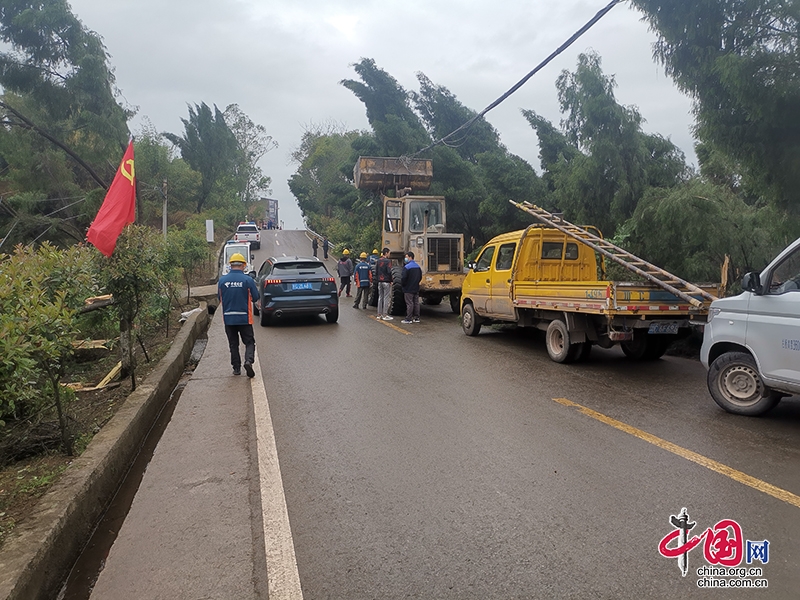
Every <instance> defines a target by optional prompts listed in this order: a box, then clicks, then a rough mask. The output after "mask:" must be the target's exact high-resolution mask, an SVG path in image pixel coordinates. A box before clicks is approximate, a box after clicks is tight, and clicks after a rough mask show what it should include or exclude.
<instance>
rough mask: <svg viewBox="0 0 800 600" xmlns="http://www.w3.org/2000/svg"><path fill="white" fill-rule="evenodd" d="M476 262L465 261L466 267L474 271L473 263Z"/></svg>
mask: <svg viewBox="0 0 800 600" xmlns="http://www.w3.org/2000/svg"><path fill="white" fill-rule="evenodd" d="M476 264H477V263H474V262H469V263H467V268H468V269H470V270H471V271H474V270H475V265H476Z"/></svg>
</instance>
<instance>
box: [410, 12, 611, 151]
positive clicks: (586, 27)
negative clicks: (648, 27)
mask: <svg viewBox="0 0 800 600" xmlns="http://www.w3.org/2000/svg"><path fill="white" fill-rule="evenodd" d="M621 2H624V0H611V2H609V3H608V5H607V6H606V7H605V8H603V9H602V10H600V11H599V12H598V13H597V14H596V15H595V16H594V17H592V18H591V19H590V20H589V21H588V22H587V23H586V24H585V25H584V26H583V27H581V28H580V29H579V30H578V31H576V32H575V33H574V34H572V36H571V37H570V38H569V39H568V40H567V41H566V42H564V43H563V44H561V45H560V46H559V47H558V48H556V50H555V51H553V53H552V54H551V55H550V56H548V57H547V58H545V59H544V60H543V61H542V62H541V63H539V64H538V65H537V66H536V68H534V69H533V70H532V71H531V72H530V73H528V74H527V75H525V77H523V78H522V79H520V80H519V81H518V82H517V83H516V84H514V86H513V87H512V88H511V89H509V90H508V91H507V92H506V93H505V94H503V95H502V96H500V97H499V98H498V99H497V100H495V101H494V102H492V103H491V104H490V105H489V106H487V107H486V108H484V109H483V110H482V111H481V112H480V113H478V114H477V115H475V116H474V117H472V118H471V119H470V120H469V121H467V122H466V123H464V124H463V125H462V126H461V127H459V128H458V129H455V130H454V131H452V132H450V133H448V134H447V135H446V136H444V137H443V138H440V139H438V140H436V141H435V142H433V143H432V144H430V145H429V146H426V147H425V148H423V149H422V150H418V151H417V152H415V153H414V154H412V155H411V157H410V158H413V157H414V156H417V155H419V154H422V153H423V152H427V151H428V150H430V149H432V148H435V147H436V146H438V145H439V144H444V145H448V143H447V140H448V138H450V137H452V136H454V135H455V134H457V133H460V132H466V131H467V130H468V129H469V128H470V127H472V126H473V125H474V124H475V122H476V121H477V120H478V119H480V118H481V117H483V116H484V115H485V114H486V113H488V112H489V111H490V110H492V109H493V108H494V107H496V106H497V105H499V104H500V103H501V102H503V101H504V100H505V99H506V98H508V97H509V96H510V95H511V94H513V93H514V92H516V91H517V90H518V89H519V88H521V87H522V86H523V85H525V83H526V82H527V81H528V80H529V79H530V78H531V77H533V76H534V75H535V74H536V73H538V72H539V71H540V70H542V69H543V68H544V67H545V66H547V64H548V63H550V62H551V61H552V60H553V59H554V58H555V57H556V56H558V55H559V54H561V53H562V52H563V51H564V50H566V49H567V48H569V47H570V46H571V45H572V44H573V43H574V42H575V41H576V40H577V39H578V38H579V37H581V36H582V35H583V34H584V33H586V32H587V31H589V29H591V28H592V27H593V26H594V24H595V23H597V22H598V21H599V20H600V19H602V18H603V17H604V16H605V15H606V13H608V11H610V10H611V9H612V8H614V6H616V5H617V4H620V3H621ZM464 137H466V136H464ZM459 142H461V143H463V138H462V139H461V140H459V141H457V142H453V143H455V144H458V143H459Z"/></svg>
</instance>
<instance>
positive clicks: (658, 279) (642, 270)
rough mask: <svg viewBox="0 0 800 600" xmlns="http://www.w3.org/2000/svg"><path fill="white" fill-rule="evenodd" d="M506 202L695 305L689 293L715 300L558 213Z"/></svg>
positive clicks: (700, 304) (697, 288)
mask: <svg viewBox="0 0 800 600" xmlns="http://www.w3.org/2000/svg"><path fill="white" fill-rule="evenodd" d="M509 202H510V203H511V204H513V205H514V206H516V207H517V208H519V209H520V210H524V211H525V212H526V213H528V214H530V215H533V216H534V217H536V218H537V219H538V220H539V221H541V222H542V223H544V224H545V225H548V226H550V227H554V228H555V229H558V230H559V231H562V232H564V233H565V234H567V235H568V236H570V237H571V238H574V239H576V240H578V241H579V242H581V243H582V244H586V245H587V246H589V247H590V248H592V249H593V250H594V251H595V252H599V253H600V254H602V255H603V256H605V257H607V258H609V259H610V260H613V261H614V262H615V263H617V264H618V265H622V266H623V267H625V268H626V269H627V270H629V271H631V272H632V273H636V274H637V275H639V276H640V277H644V278H645V279H647V280H648V281H650V282H652V283H654V284H656V285H657V286H659V287H661V288H663V289H665V290H666V291H668V292H669V293H671V294H673V295H675V296H677V297H678V298H680V299H682V300H684V301H686V302H688V303H689V304H691V305H692V306H694V307H697V308H700V307H701V306H702V305H703V303H702V302H701V301H700V300H698V299H697V298H695V297H694V296H692V295H691V294H695V295H698V296H701V297H702V298H705V299H706V300H708V301H712V300H716V299H717V298H716V296H714V295H713V294H710V293H708V292H707V291H705V290H703V289H700V288H699V287H697V286H696V285H694V284H693V283H689V282H688V281H684V280H683V279H681V278H680V277H676V276H675V275H673V274H672V273H670V272H669V271H665V270H664V269H661V268H659V267H657V266H655V265H653V264H651V263H649V262H647V261H646V260H643V259H641V258H639V257H638V256H635V255H633V254H631V253H630V252H628V251H627V250H623V249H622V248H620V247H619V246H615V245H614V244H612V243H611V242H609V241H607V240H604V239H603V238H601V237H598V236H596V235H594V234H593V233H590V232H588V231H586V230H585V229H583V228H582V227H578V226H577V225H573V224H572V223H570V222H569V221H565V220H564V219H562V218H561V216H560V215H554V214H552V213H549V212H547V211H546V210H545V209H543V208H540V207H539V206H536V205H535V204H531V203H530V202H514V201H513V200H509Z"/></svg>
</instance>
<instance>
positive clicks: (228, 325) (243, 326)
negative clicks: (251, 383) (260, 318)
mask: <svg viewBox="0 0 800 600" xmlns="http://www.w3.org/2000/svg"><path fill="white" fill-rule="evenodd" d="M229 262H230V265H231V272H230V273H228V274H227V275H225V276H223V277H221V278H220V280H219V284H218V285H217V290H218V293H219V302H220V305H221V306H222V321H223V323H225V335H226V336H227V337H228V346H229V347H230V350H231V366H232V367H233V374H234V375H239V374H241V372H242V357H241V355H240V354H239V337H241V338H242V343H243V344H244V370H245V371H246V372H247V376H248V377H254V376H255V374H256V372H255V371H254V370H253V362H254V361H255V359H256V338H255V335H254V334H253V302H256V301H258V299H259V294H258V286H256V282H255V281H253V278H252V277H250V276H249V275H247V274H245V272H244V267H245V264H246V263H247V261H246V259H245V257H244V256H242V255H241V254H239V253H238V252H237V253H236V254H233V255H231V257H230V260H229Z"/></svg>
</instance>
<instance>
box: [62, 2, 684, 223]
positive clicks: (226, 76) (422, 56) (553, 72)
mask: <svg viewBox="0 0 800 600" xmlns="http://www.w3.org/2000/svg"><path fill="white" fill-rule="evenodd" d="M69 2H70V5H71V6H72V10H73V13H74V14H75V15H76V16H77V17H78V18H79V19H80V20H81V21H82V22H83V24H84V25H85V26H86V27H87V28H88V29H91V30H93V31H96V32H97V33H98V34H100V35H101V36H102V38H103V40H104V42H105V45H106V47H107V48H108V52H109V54H110V57H111V58H110V62H111V65H112V67H113V68H114V71H115V74H116V78H117V86H118V88H119V89H120V91H121V92H122V95H123V97H124V101H125V102H127V103H128V104H129V105H132V106H134V107H136V108H137V109H138V114H137V116H136V117H135V118H134V120H133V122H132V123H131V129H132V131H133V132H134V133H136V132H137V130H138V129H140V127H141V124H142V120H143V119H144V118H147V119H149V120H150V121H152V123H153V124H154V125H155V127H156V128H157V129H158V130H159V131H169V132H172V133H177V134H183V125H182V123H181V121H180V119H181V118H186V117H187V116H188V109H187V105H188V104H199V103H201V102H205V103H206V104H208V105H209V106H211V105H214V104H216V105H217V106H218V107H219V108H220V110H224V108H225V107H226V106H227V105H229V104H233V103H235V104H238V105H239V107H240V108H241V109H242V110H243V111H244V112H245V114H247V115H248V116H249V117H250V118H251V119H252V120H253V121H254V122H255V123H258V124H260V125H263V126H264V127H265V128H266V130H267V132H268V133H269V134H270V135H272V136H273V138H274V139H275V140H276V141H277V142H278V144H279V147H278V148H277V149H276V150H273V151H271V152H270V153H268V154H267V155H266V156H265V157H264V159H263V160H262V161H261V163H260V166H261V167H262V169H263V170H264V173H265V174H266V175H269V176H270V177H272V189H273V193H272V197H273V198H277V199H278V200H279V203H280V218H281V219H282V220H283V221H284V224H285V227H286V228H288V229H294V228H299V227H302V225H303V221H302V216H301V214H300V210H299V208H298V207H297V205H296V203H295V200H294V197H293V196H292V194H291V192H290V191H289V187H288V185H287V180H288V179H289V177H290V176H291V175H292V173H293V172H294V171H295V170H296V165H295V164H293V163H292V162H291V159H290V154H291V152H292V150H294V149H295V148H296V147H297V146H298V144H299V141H300V137H301V135H302V133H303V131H305V129H306V128H308V127H309V125H313V124H323V123H326V122H328V121H333V122H335V123H337V124H340V125H343V126H345V127H347V128H348V129H369V127H368V123H367V120H366V115H365V110H364V105H363V104H362V103H361V102H360V101H359V100H358V99H357V98H356V97H355V96H354V95H353V94H352V93H351V92H350V91H348V90H347V89H345V88H344V87H343V86H341V85H340V84H339V81H341V80H342V79H357V76H356V74H355V72H354V71H353V69H352V66H351V65H352V64H353V63H355V62H357V61H358V60H360V59H361V58H362V57H365V58H372V59H374V60H375V62H376V63H377V65H378V66H379V67H380V68H382V69H384V70H385V71H387V72H388V73H389V74H390V75H392V76H393V77H394V78H395V79H397V80H398V81H399V82H400V84H401V85H402V86H403V87H404V88H405V89H406V90H411V89H413V90H416V89H417V80H416V73H417V72H422V73H425V75H427V76H428V77H429V78H430V79H431V81H433V83H434V84H437V85H443V86H444V87H446V88H447V89H449V90H450V92H451V93H453V94H454V95H455V96H456V97H457V98H458V100H459V101H461V102H462V103H463V104H464V105H466V106H468V107H470V108H472V109H474V110H476V111H480V110H482V109H483V108H485V107H486V106H488V105H489V104H490V103H491V102H492V101H494V100H495V99H496V98H497V97H498V96H500V95H501V94H502V93H504V92H505V91H506V90H507V89H508V88H510V87H511V86H512V85H513V84H514V83H516V82H517V81H519V80H520V79H521V78H522V77H523V76H524V75H525V74H526V73H528V72H529V71H530V70H531V69H533V68H534V67H535V66H536V65H537V64H539V63H540V62H541V61H542V60H544V59H545V58H546V57H547V56H548V55H549V54H550V53H551V52H552V51H553V50H555V49H556V48H557V47H558V46H560V45H561V44H562V43H563V42H564V41H565V40H566V39H567V38H569V36H571V35H572V34H573V33H574V32H575V31H577V30H578V29H579V28H580V27H581V26H582V25H583V24H584V23H586V22H587V21H588V20H589V19H590V18H591V17H592V16H594V14H595V13H596V12H597V11H599V10H600V9H602V8H603V7H604V6H605V5H606V4H608V0H506V1H505V2H498V1H497V0H426V1H418V0H402V1H401V0H380V1H377V0H375V1H373V0H348V1H347V2H343V1H340V0H293V1H292V2H289V1H287V0H283V1H275V0H213V1H212V0H137V1H135V2H131V1H130V0H124V1H123V0H69ZM640 18H641V15H640V13H638V12H637V11H635V10H634V9H632V8H631V7H630V6H629V5H628V3H622V4H619V5H617V6H615V7H614V8H613V9H612V10H611V12H610V13H609V14H607V15H606V16H605V17H604V18H603V19H601V20H600V22H598V23H597V24H596V25H595V26H594V27H593V28H592V29H591V30H590V31H589V32H587V33H586V34H585V35H584V36H583V37H582V38H580V39H579V40H578V41H577V42H576V43H575V44H573V46H571V47H570V48H569V49H568V50H566V51H565V52H564V53H563V54H561V55H560V56H559V57H558V58H556V59H555V60H554V61H553V62H552V63H550V65H548V66H547V67H545V68H544V69H543V70H542V71H540V72H539V73H538V74H537V75H535V76H534V77H533V78H532V79H530V80H529V81H528V82H527V83H526V84H525V86H523V87H522V88H521V89H520V90H518V91H517V92H516V93H515V94H513V95H512V96H511V97H510V98H508V99H507V100H506V101H505V102H504V103H503V104H501V105H500V106H499V107H497V108H495V109H494V110H492V111H491V112H489V114H488V115H487V120H488V121H489V122H490V123H491V124H492V125H493V126H494V127H495V128H496V129H497V130H498V132H499V134H500V137H501V140H502V142H503V143H504V144H505V145H506V147H507V148H508V149H509V150H510V151H511V152H513V153H515V154H517V155H519V156H521V157H522V158H524V159H525V160H527V161H528V162H529V163H531V165H533V166H534V167H535V168H536V169H537V170H538V169H539V166H540V165H539V159H538V154H539V150H538V146H537V139H536V136H535V134H534V132H533V130H532V129H531V128H530V126H529V125H528V124H527V121H525V119H524V118H523V117H522V115H521V114H520V109H521V108H525V109H532V110H534V111H536V112H537V113H539V114H541V115H542V116H544V117H546V118H548V119H549V120H550V121H552V122H553V123H554V124H556V125H557V124H558V123H559V121H560V119H561V117H562V116H561V114H560V112H559V107H558V100H557V94H556V89H555V80H556V78H557V77H558V75H559V74H560V73H561V71H562V70H564V69H568V70H571V71H574V69H575V67H576V65H577V56H578V54H579V53H581V52H586V51H587V50H594V51H596V52H597V53H598V54H599V55H600V56H601V58H602V67H603V71H604V72H605V73H606V74H607V75H613V76H614V77H615V79H616V82H617V85H618V87H617V89H616V91H615V93H616V98H617V101H618V102H619V103H621V104H624V105H629V106H630V105H634V106H636V107H638V109H639V111H640V112H641V114H642V116H643V117H644V119H645V120H646V123H645V124H644V129H645V131H647V132H651V133H660V134H661V135H663V136H665V137H668V138H670V139H671V140H672V141H673V143H675V144H676V145H677V146H678V147H680V148H681V149H682V150H683V151H684V152H685V153H686V156H687V159H688V160H689V161H690V162H692V163H694V162H695V158H694V151H693V139H692V135H691V125H692V117H691V113H690V110H691V103H690V101H689V99H688V98H687V97H685V96H684V95H682V94H681V93H680V92H678V91H677V89H676V88H675V86H674V85H673V83H672V80H671V79H669V78H668V77H667V76H666V75H665V74H664V70H663V68H662V67H661V66H660V65H658V64H656V63H655V62H654V61H653V59H652V43H653V42H654V41H655V36H654V35H653V34H652V33H651V32H649V31H648V28H647V25H646V24H645V23H643V22H642V21H641V20H640ZM435 173H436V165H434V177H435ZM520 200H523V199H522V198H520Z"/></svg>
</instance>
